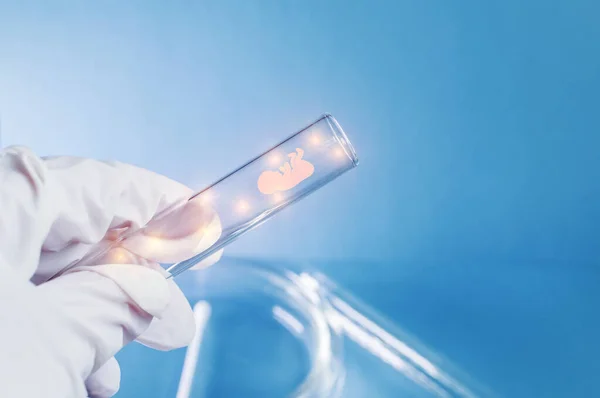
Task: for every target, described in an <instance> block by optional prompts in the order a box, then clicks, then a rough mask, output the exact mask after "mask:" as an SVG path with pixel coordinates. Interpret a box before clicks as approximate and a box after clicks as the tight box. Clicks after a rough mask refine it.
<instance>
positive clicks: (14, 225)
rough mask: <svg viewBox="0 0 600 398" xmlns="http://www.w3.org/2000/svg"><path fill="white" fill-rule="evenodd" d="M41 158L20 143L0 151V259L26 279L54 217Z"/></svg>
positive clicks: (34, 265) (31, 272)
mask: <svg viewBox="0 0 600 398" xmlns="http://www.w3.org/2000/svg"><path fill="white" fill-rule="evenodd" d="M50 185H51V184H50V180H49V178H48V173H47V170H46V167H45V165H44V163H43V161H42V160H41V159H40V158H39V157H37V156H36V155H35V154H34V153H33V152H32V151H30V150H29V149H27V148H24V147H9V148H6V149H4V150H2V151H0V186H2V188H5V189H1V190H0V208H1V209H2V222H0V261H2V260H4V261H3V263H4V264H8V265H10V266H12V267H15V268H16V270H17V272H19V273H20V274H21V275H23V276H24V277H25V278H26V279H29V278H30V277H31V275H32V274H33V273H34V272H35V269H36V267H37V264H38V260H39V256H40V248H41V246H42V242H43V241H44V239H45V238H46V235H47V234H48V231H49V229H50V226H51V224H52V221H53V219H54V213H53V207H52V199H51V196H52V194H51V190H50Z"/></svg>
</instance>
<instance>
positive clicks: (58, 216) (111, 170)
mask: <svg viewBox="0 0 600 398" xmlns="http://www.w3.org/2000/svg"><path fill="white" fill-rule="evenodd" d="M43 167H45V169H46V174H47V175H48V179H49V180H51V181H52V184H51V188H52V189H51V192H50V194H49V195H48V196H51V197H52V199H51V201H52V204H53V206H54V208H53V217H52V223H51V226H50V229H49V231H47V234H46V235H47V236H46V239H45V241H44V243H43V247H42V258H41V259H40V264H39V267H38V270H37V272H36V275H35V276H34V278H33V279H32V281H34V282H35V283H41V282H44V281H46V280H48V279H49V278H50V277H52V276H54V275H55V274H57V273H58V272H60V271H61V270H62V269H63V268H64V267H65V266H67V265H69V264H73V263H75V262H77V261H78V260H79V259H81V258H82V257H83V256H85V255H86V254H87V253H88V252H89V251H90V250H93V249H94V246H95V245H96V244H97V243H98V242H100V241H101V240H103V239H104V238H105V237H108V238H109V239H115V238H117V237H118V236H120V235H121V234H124V233H127V234H131V233H134V232H135V231H137V230H139V229H140V228H141V227H143V226H144V225H146V224H147V223H148V222H149V221H150V220H152V219H153V218H159V217H160V216H162V215H165V214H168V213H170V212H172V211H174V210H176V209H178V208H180V207H181V206H182V205H183V204H185V203H186V202H187V199H188V198H189V197H190V196H191V195H192V191H191V190H190V189H189V188H187V187H186V186H184V185H182V184H180V183H178V182H175V181H173V180H170V179H168V178H166V177H164V176H161V175H158V174H156V173H153V172H150V171H148V170H144V169H141V168H138V167H135V166H131V165H127V164H123V163H118V162H101V161H96V160H91V159H82V158H74V157H57V158H46V159H44V161H43ZM186 220H189V221H190V222H188V223H186V222H185V221H186ZM180 221H182V222H180V223H178V224H177V225H176V226H175V227H177V228H176V229H177V231H181V232H178V233H179V234H181V235H189V231H190V230H194V231H196V230H197V225H195V222H196V221H198V220H197V219H195V218H188V219H185V220H181V219H180ZM38 252H39V251H38Z"/></svg>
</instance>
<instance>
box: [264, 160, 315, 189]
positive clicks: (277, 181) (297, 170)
mask: <svg viewBox="0 0 600 398" xmlns="http://www.w3.org/2000/svg"><path fill="white" fill-rule="evenodd" d="M303 156H304V150H302V148H296V152H292V153H290V154H288V157H289V158H290V161H289V162H285V164H284V165H283V166H281V167H280V168H279V171H271V170H266V171H264V172H263V173H262V174H261V175H260V177H258V190H259V191H260V192H261V193H263V194H265V195H269V194H273V193H275V192H283V191H287V190H288V189H292V188H293V187H295V186H296V185H298V184H300V183H301V182H302V181H304V180H306V179H307V178H308V177H310V176H311V175H312V174H313V173H314V171H315V167H314V166H313V165H312V164H311V163H310V162H308V161H306V160H304V159H302V157H303Z"/></svg>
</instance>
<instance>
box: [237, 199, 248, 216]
mask: <svg viewBox="0 0 600 398" xmlns="http://www.w3.org/2000/svg"><path fill="white" fill-rule="evenodd" d="M235 210H236V211H237V212H238V213H247V212H248V211H249V210H250V204H249V203H248V202H247V201H245V200H243V199H241V200H238V201H237V203H236V205H235Z"/></svg>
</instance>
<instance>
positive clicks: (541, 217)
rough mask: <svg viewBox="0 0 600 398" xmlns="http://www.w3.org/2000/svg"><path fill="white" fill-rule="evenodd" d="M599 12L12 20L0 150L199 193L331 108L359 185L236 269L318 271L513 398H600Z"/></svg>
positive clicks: (431, 3) (11, 7) (27, 6)
mask: <svg viewBox="0 0 600 398" xmlns="http://www.w3.org/2000/svg"><path fill="white" fill-rule="evenodd" d="M11 3H12V4H11ZM599 13H600V5H599V3H597V2H594V1H592V0H588V1H586V0H573V1H563V2H559V1H528V2H522V1H512V0H509V1H504V2H480V1H454V2H448V1H442V0H439V1H435V0H428V1H417V0H412V1H403V2H396V1H387V2H385V1H353V2H350V1H333V0H330V1H302V2H296V1H221V2H217V1H203V2H200V1H199V2H183V1H181V2H169V5H167V3H166V2H150V1H147V2H142V1H137V2H136V1H128V2H117V1H102V2H94V3H92V2H83V1H82V2H71V1H64V2H58V1H47V2H41V1H39V2H28V1H23V2H8V1H2V0H0V117H1V119H2V135H3V144H13V143H21V144H26V145H29V146H31V147H33V148H34V149H35V150H36V151H38V152H39V153H40V154H72V155H79V156H89V157H96V158H116V159H119V160H122V161H127V162H131V163H135V164H138V165H140V166H144V167H147V168H150V169H153V170H155V171H157V172H160V173H163V174H166V175H168V176H171V177H173V178H176V179H179V180H181V181H183V182H186V183H188V184H190V185H192V186H194V187H196V188H200V187H202V186H204V185H206V184H208V183H210V182H211V181H212V180H214V179H216V178H217V177H220V176H221V175H223V174H224V173H225V172H227V171H229V170H230V169H232V168H233V167H235V166H237V165H239V164H240V163H241V162H243V161H244V160H245V159H247V158H249V157H251V156H253V155H255V154H256V153H259V152H260V151H262V150H264V149H265V148H267V147H268V146H270V145H271V144H273V143H275V142H277V141H278V140H279V139H281V138H282V137H284V136H285V135H287V134H288V133H291V132H293V131H295V130H297V129H299V128H300V127H302V126H304V125H305V124H307V123H309V122H311V121H312V120H313V119H315V118H316V117H317V116H318V115H319V114H320V113H322V112H324V111H328V112H331V113H332V114H334V115H335V116H336V117H337V118H338V119H339V121H340V122H341V124H342V126H343V127H344V128H345V129H346V131H347V133H348V135H349V136H350V138H351V140H352V141H353V143H354V145H355V147H356V148H357V151H358V153H359V156H360V158H361V165H360V167H359V168H358V169H356V170H354V171H352V172H351V173H349V174H348V175H345V176H344V177H342V178H341V179H340V180H338V181H336V182H335V183H334V184H331V185H330V186H328V187H325V188H324V189H323V190H321V191H319V192H318V193H317V194H315V195H313V196H312V197H310V198H307V199H306V200H305V201H303V202H302V203H300V204H298V205H296V206H294V208H293V209H289V210H288V211H286V212H284V213H282V214H281V215H280V216H278V217H277V218H276V219H274V220H272V221H270V222H269V223H267V224H266V225H264V226H263V227H261V228H260V229H259V230H257V231H255V232H253V233H252V234H250V235H248V236H246V237H244V239H242V240H240V241H239V242H237V243H235V244H234V245H232V246H231V247H230V249H229V252H230V253H234V254H236V255H244V256H254V257H260V258H285V259H299V260H303V259H317V262H318V263H319V264H320V267H321V268H322V269H323V270H324V271H326V272H328V273H329V274H330V275H332V276H333V278H334V279H338V280H340V281H341V282H342V284H345V285H347V286H349V287H350V288H351V290H352V291H353V292H355V293H356V295H358V296H359V297H363V298H364V299H365V301H367V302H369V303H372V304H374V305H375V306H376V307H377V308H379V309H381V310H382V311H383V312H385V313H386V314H387V315H388V316H390V317H391V318H392V319H395V320H396V321H397V322H398V323H400V324H401V325H403V326H404V327H405V328H407V329H408V330H410V331H412V332H413V333H416V334H417V335H419V336H421V338H422V340H424V341H425V342H427V343H428V344H430V345H431V346H433V347H434V348H437V349H438V350H439V351H441V352H443V353H444V354H446V355H448V356H449V357H451V358H452V359H453V360H454V361H455V362H457V363H458V364H459V365H461V366H463V367H464V368H466V370H468V371H469V372H470V373H471V374H472V375H473V376H474V377H476V378H478V379H480V380H482V381H484V382H486V383H487V384H489V385H491V386H492V387H494V388H495V389H496V390H498V391H499V392H500V393H502V394H505V395H506V396H511V397H518V396H523V397H538V396H539V397H550V396H593V395H600V388H599V387H597V386H596V383H595V382H594V379H596V376H597V374H598V372H599V371H600V364H599V363H598V359H597V358H598V357H600V344H598V342H597V340H596V339H597V336H598V335H599V332H600V323H599V321H598V311H597V308H598V304H599V303H600V294H599V293H598V292H597V290H598V289H597V286H598V282H599V279H600V277H599V271H598V268H597V266H598V263H599V262H600V255H599V254H598V250H597V249H598V246H599V236H600V234H599V232H600V226H599V225H600V224H599V222H598V221H599V220H600V204H599V199H600V192H599V191H600V156H599V155H598V152H599V147H600V111H599V110H598V109H599V105H600V98H599V91H600V23H598V15H600V14H599ZM307 231H310V232H307ZM294 236H297V237H298V238H297V239H295V238H294V239H293V238H292V237H294Z"/></svg>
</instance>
